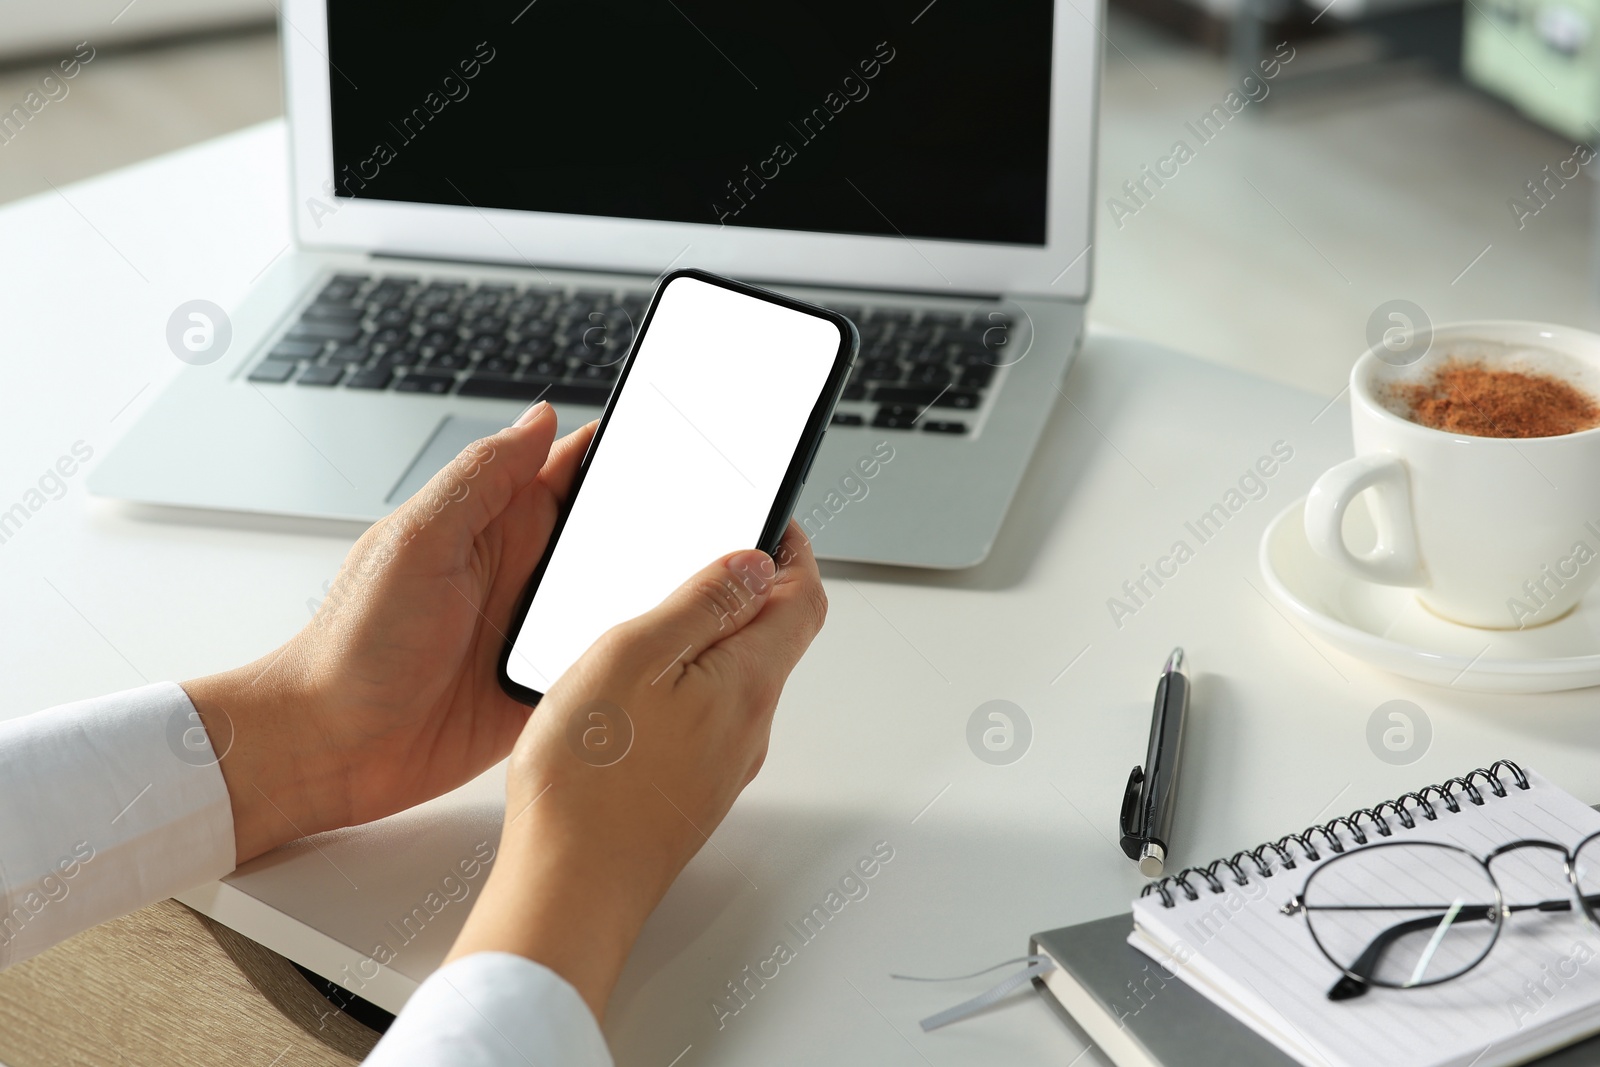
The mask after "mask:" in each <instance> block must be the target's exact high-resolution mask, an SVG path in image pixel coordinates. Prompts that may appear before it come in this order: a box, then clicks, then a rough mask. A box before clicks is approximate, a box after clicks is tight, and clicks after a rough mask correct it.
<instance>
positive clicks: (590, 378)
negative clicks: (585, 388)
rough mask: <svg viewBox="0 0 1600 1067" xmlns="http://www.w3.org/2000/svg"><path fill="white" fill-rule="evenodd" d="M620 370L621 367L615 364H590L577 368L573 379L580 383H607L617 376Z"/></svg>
mask: <svg viewBox="0 0 1600 1067" xmlns="http://www.w3.org/2000/svg"><path fill="white" fill-rule="evenodd" d="M621 369H622V367H621V365H620V364H616V363H612V364H609V365H603V364H593V363H591V364H586V365H585V366H582V367H579V368H578V373H577V374H576V375H574V377H576V378H577V379H578V380H579V381H581V382H609V381H611V380H612V379H613V378H615V377H616V376H617V372H618V371H620V370H621Z"/></svg>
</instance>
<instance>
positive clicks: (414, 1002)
mask: <svg viewBox="0 0 1600 1067" xmlns="http://www.w3.org/2000/svg"><path fill="white" fill-rule="evenodd" d="M530 1065H533V1067H611V1053H610V1051H609V1050H608V1049H607V1048H606V1042H605V1038H604V1037H603V1036H602V1035H601V1033H600V1027H599V1026H598V1025H597V1024H596V1023H595V1020H594V1015H593V1014H592V1013H591V1012H590V1011H589V1006H588V1005H587V1004H585V1003H584V1002H583V998H582V997H580V996H579V995H578V991H577V990H576V989H573V988H572V986H571V985H569V984H568V983H567V981H566V980H565V979H563V978H562V977H561V976H560V975H558V974H556V973H555V972H554V971H552V970H550V969H549V968H548V967H545V966H543V965H541V964H538V963H535V962H533V961H532V960H530V959H525V958H524V957H522V956H514V955H512V954H511V953H509V952H475V953H473V954H472V955H470V956H463V957H462V958H461V959H459V960H456V961H455V962H453V963H449V964H446V965H445V966H443V967H441V968H439V969H438V970H437V971H435V972H433V974H431V975H429V976H428V979H427V981H425V982H423V983H422V985H420V986H418V987H417V991H416V992H415V993H413V994H411V999H410V1000H409V1001H407V1002H406V1006H405V1010H404V1011H402V1012H401V1013H400V1015H399V1016H398V1017H396V1019H395V1021H394V1024H393V1025H392V1026H390V1027H389V1032H388V1033H387V1034H385V1035H384V1036H383V1040H382V1041H379V1042H378V1047H377V1048H375V1049H373V1050H372V1055H370V1056H368V1057H367V1059H366V1067H530Z"/></svg>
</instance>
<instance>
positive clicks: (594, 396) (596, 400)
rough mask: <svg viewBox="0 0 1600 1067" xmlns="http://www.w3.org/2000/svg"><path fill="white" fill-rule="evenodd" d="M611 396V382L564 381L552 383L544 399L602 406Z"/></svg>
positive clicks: (563, 402)
mask: <svg viewBox="0 0 1600 1067" xmlns="http://www.w3.org/2000/svg"><path fill="white" fill-rule="evenodd" d="M610 396H611V383H610V382H607V383H605V384H603V385H601V384H591V383H589V382H565V383H559V384H556V385H552V386H551V387H550V391H549V392H548V393H546V394H545V397H544V398H545V399H546V400H548V401H550V402H551V403H552V404H588V405H591V406H593V407H597V408H603V407H605V406H606V400H607V399H608V398H609V397H610Z"/></svg>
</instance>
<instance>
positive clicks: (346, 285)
mask: <svg viewBox="0 0 1600 1067" xmlns="http://www.w3.org/2000/svg"><path fill="white" fill-rule="evenodd" d="M359 288H361V287H360V285H359V284H356V283H353V282H342V281H339V280H338V279H337V278H336V279H334V280H333V281H331V282H329V283H328V284H327V285H324V286H323V287H322V292H320V293H318V294H317V299H318V300H327V301H349V300H354V299H355V295H356V290H358V289H359Z"/></svg>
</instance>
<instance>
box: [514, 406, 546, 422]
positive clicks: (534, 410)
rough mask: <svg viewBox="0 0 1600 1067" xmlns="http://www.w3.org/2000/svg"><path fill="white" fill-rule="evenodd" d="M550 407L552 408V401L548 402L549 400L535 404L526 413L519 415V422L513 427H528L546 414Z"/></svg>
mask: <svg viewBox="0 0 1600 1067" xmlns="http://www.w3.org/2000/svg"><path fill="white" fill-rule="evenodd" d="M549 406H550V401H548V400H541V401H539V402H538V403H537V404H534V405H532V406H531V407H529V408H528V410H526V411H524V412H523V413H522V414H521V415H518V416H517V421H516V422H515V423H513V425H515V426H526V425H528V423H530V422H532V421H533V420H534V419H537V418H538V417H539V416H540V415H542V414H544V409H545V408H547V407H549Z"/></svg>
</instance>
